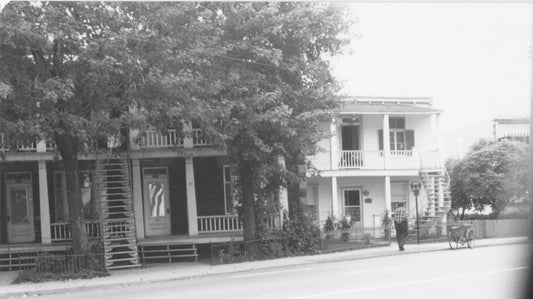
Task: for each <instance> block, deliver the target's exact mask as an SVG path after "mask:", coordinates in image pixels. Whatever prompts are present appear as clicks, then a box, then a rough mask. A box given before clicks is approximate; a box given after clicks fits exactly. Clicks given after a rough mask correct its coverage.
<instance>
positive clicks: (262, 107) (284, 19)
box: [202, 2, 349, 241]
mask: <svg viewBox="0 0 533 299" xmlns="http://www.w3.org/2000/svg"><path fill="white" fill-rule="evenodd" d="M222 15H223V19H224V22H223V24H222V27H221V28H222V30H223V32H224V34H223V37H222V40H223V41H224V43H225V46H226V47H227V52H226V54H225V57H221V59H220V63H221V67H223V71H224V72H226V74H227V75H226V77H227V81H226V82H224V88H223V89H222V90H221V92H220V94H219V99H220V101H222V102H223V103H224V107H225V108H226V109H227V110H226V111H227V114H225V115H223V116H222V121H221V122H220V124H221V126H220V127H216V126H212V125H210V124H205V125H203V126H202V127H214V128H215V131H217V133H218V136H219V137H221V139H222V140H223V141H224V142H223V143H224V144H225V145H226V146H227V150H228V155H229V158H230V160H231V161H232V162H233V163H234V164H235V165H237V168H238V171H239V175H240V176H239V177H240V185H241V189H242V206H243V210H244V239H245V240H246V241H251V240H255V239H256V228H255V227H254V225H255V222H256V221H255V210H254V202H255V200H256V199H257V198H259V197H262V196H265V194H266V193H268V191H272V190H275V189H276V188H279V186H280V185H284V184H285V185H286V184H287V181H288V178H290V177H295V176H294V174H295V173H294V169H291V168H290V167H289V168H288V169H285V168H284V167H283V165H282V164H283V163H280V162H279V161H280V158H283V159H284V160H285V161H287V162H288V163H291V162H293V161H296V160H297V157H301V156H305V155H306V154H310V153H312V152H313V151H314V150H315V146H316V143H317V141H318V140H319V139H320V138H321V137H323V135H322V134H321V130H320V128H319V124H320V122H321V121H326V120H328V119H329V118H330V115H329V114H328V113H325V111H331V110H332V109H333V108H335V107H336V104H337V101H336V97H335V96H334V94H335V92H336V91H337V88H338V85H337V82H336V81H335V80H334V78H333V77H332V75H331V73H330V70H329V65H328V63H327V61H326V59H325V55H335V54H338V53H340V52H341V50H342V47H343V46H344V45H345V44H346V43H347V41H346V40H345V39H343V38H342V37H341V34H343V33H345V32H346V30H347V28H348V25H349V23H348V22H347V21H346V15H345V14H344V13H343V11H342V10H341V9H339V8H337V7H333V6H330V5H325V4H317V3H278V2H269V3H263V2H260V3H257V2H253V3H228V4H225V5H224V6H222ZM291 170H292V171H291ZM285 208H288V207H285Z"/></svg>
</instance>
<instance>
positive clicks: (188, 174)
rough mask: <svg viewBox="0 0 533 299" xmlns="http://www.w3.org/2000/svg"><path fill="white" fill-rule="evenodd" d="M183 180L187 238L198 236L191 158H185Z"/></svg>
mask: <svg viewBox="0 0 533 299" xmlns="http://www.w3.org/2000/svg"><path fill="white" fill-rule="evenodd" d="M185 180H186V181H187V220H188V224H189V236H195V235H198V212H197V210H196V189H195V188H196V185H195V182H194V164H193V159H192V157H186V158H185Z"/></svg>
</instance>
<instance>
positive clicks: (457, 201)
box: [447, 140, 529, 217]
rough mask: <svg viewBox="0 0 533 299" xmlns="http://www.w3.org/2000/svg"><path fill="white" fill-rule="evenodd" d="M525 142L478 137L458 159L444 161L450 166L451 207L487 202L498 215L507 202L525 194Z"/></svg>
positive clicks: (465, 207) (480, 205)
mask: <svg viewBox="0 0 533 299" xmlns="http://www.w3.org/2000/svg"><path fill="white" fill-rule="evenodd" d="M528 163H529V162H528V146H527V145H526V144H524V143H519V142H512V141H507V140H502V141H486V140H481V141H479V142H478V143H477V144H475V145H474V146H473V147H472V149H471V150H470V152H468V153H467V155H466V156H465V157H464V158H463V159H462V160H460V161H448V165H447V166H448V167H449V169H451V173H450V178H451V182H450V183H451V195H452V209H454V210H456V211H459V209H461V210H462V213H461V216H463V215H464V212H465V211H466V210H469V209H471V208H473V209H474V210H477V211H482V210H483V209H484V208H485V207H486V206H490V207H491V208H492V211H493V214H494V215H493V216H494V217H498V215H499V214H500V212H501V211H503V209H504V208H505V207H506V206H507V204H508V203H509V202H510V201H511V200H513V199H518V198H523V197H526V194H527V186H528V177H529V174H528V165H529V164H528Z"/></svg>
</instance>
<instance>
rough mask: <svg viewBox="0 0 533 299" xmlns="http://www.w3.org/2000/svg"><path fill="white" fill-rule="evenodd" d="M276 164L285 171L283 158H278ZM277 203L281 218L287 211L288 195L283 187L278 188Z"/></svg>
mask: <svg viewBox="0 0 533 299" xmlns="http://www.w3.org/2000/svg"><path fill="white" fill-rule="evenodd" d="M278 163H279V164H280V167H282V168H283V169H285V158H283V156H280V157H279V158H278ZM303 175H304V176H305V172H304V173H303ZM279 203H280V206H281V210H280V217H283V212H284V211H287V212H288V211H289V195H288V194H287V188H284V187H280V188H279ZM282 219H283V218H282ZM280 223H281V222H280Z"/></svg>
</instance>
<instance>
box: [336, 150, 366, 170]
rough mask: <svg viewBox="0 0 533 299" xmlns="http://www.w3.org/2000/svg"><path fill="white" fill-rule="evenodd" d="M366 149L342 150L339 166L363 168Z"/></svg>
mask: <svg viewBox="0 0 533 299" xmlns="http://www.w3.org/2000/svg"><path fill="white" fill-rule="evenodd" d="M364 154H365V152H364V151H341V161H340V163H339V168H363V166H364V160H365V158H364Z"/></svg>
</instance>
